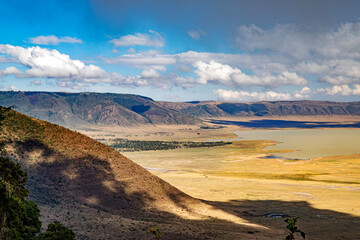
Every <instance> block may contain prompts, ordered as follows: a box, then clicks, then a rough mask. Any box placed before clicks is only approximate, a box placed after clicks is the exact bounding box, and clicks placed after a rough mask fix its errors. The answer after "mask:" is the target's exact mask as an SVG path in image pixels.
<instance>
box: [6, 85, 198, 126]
mask: <svg viewBox="0 0 360 240" xmlns="http://www.w3.org/2000/svg"><path fill="white" fill-rule="evenodd" d="M0 105H2V106H6V107H8V106H12V105H14V106H16V110H17V111H19V112H21V113H24V114H26V115H29V116H32V117H35V118H38V119H41V120H45V121H49V122H52V123H55V124H60V125H63V126H69V127H73V126H79V125H86V124H98V125H119V126H130V125H137V124H193V123H199V122H200V120H199V119H198V118H196V117H192V116H189V115H185V114H183V113H180V112H178V111H175V110H172V109H168V108H165V107H164V106H163V105H161V104H159V103H158V102H155V101H154V100H152V99H151V98H147V97H143V96H138V95H132V94H115V93H62V92H12V91H11V92H0Z"/></svg>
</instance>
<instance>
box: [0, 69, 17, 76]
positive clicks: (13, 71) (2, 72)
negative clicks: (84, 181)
mask: <svg viewBox="0 0 360 240" xmlns="http://www.w3.org/2000/svg"><path fill="white" fill-rule="evenodd" d="M11 74H14V75H16V76H21V75H23V73H22V72H21V71H20V70H19V69H17V68H16V67H8V68H6V69H5V70H0V77H3V76H6V75H11Z"/></svg>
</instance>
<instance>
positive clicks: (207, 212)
mask: <svg viewBox="0 0 360 240" xmlns="http://www.w3.org/2000/svg"><path fill="white" fill-rule="evenodd" d="M0 136H1V139H0V140H2V141H5V143H6V146H7V150H8V152H9V153H11V154H10V157H11V158H12V159H14V160H15V161H18V162H20V164H21V165H22V166H23V168H24V169H25V170H26V171H27V172H28V174H29V181H28V188H29V189H30V197H31V199H32V200H34V201H35V202H36V203H37V204H38V205H39V207H40V210H41V212H42V221H43V222H44V223H48V222H50V221H53V220H54V219H58V220H61V221H62V222H64V223H65V225H67V226H69V227H71V228H72V229H73V230H74V231H75V232H76V233H77V235H78V238H79V239H151V237H149V235H148V230H147V229H148V227H149V226H154V225H155V224H158V223H159V222H160V223H163V225H162V228H163V230H166V231H167V239H190V238H192V239H209V238H211V239H216V238H215V237H214V236H212V234H214V233H213V231H208V230H207V227H204V225H203V224H205V223H207V222H208V224H210V223H211V221H210V220H211V219H213V218H214V217H215V218H223V219H224V216H225V219H226V223H227V225H225V226H222V225H221V222H219V221H220V220H216V226H217V225H218V224H220V227H219V229H220V232H222V231H224V232H226V234H230V236H228V238H224V239H234V238H237V237H239V236H242V234H245V233H246V229H249V228H251V227H254V226H252V225H248V226H245V225H236V226H235V227H236V228H239V229H237V230H236V231H235V232H234V231H231V230H229V229H228V227H229V225H228V221H232V222H239V219H237V218H236V217H233V216H232V215H230V214H227V213H222V212H221V211H220V210H216V209H213V207H210V206H208V205H206V204H204V203H202V202H201V201H199V200H197V199H194V198H192V197H190V196H188V195H187V194H185V193H183V192H181V191H180V190H178V189H176V188H175V187H173V186H171V185H170V184H168V183H167V182H165V181H163V180H161V179H160V178H158V177H156V176H154V175H152V174H151V173H150V172H148V171H146V170H145V169H143V168H142V167H140V166H139V165H137V164H135V163H134V162H132V161H131V160H129V159H127V158H126V157H124V156H123V155H121V154H120V153H118V152H116V151H114V150H113V149H111V148H109V147H107V146H105V145H103V144H101V143H99V142H97V141H95V140H93V139H91V138H89V137H86V136H84V135H82V134H80V133H77V132H73V131H70V130H68V129H66V128H63V127H60V126H58V125H55V124H51V123H48V122H44V121H41V120H37V119H34V118H30V117H28V116H25V115H23V114H20V113H17V112H15V111H12V110H11V111H9V112H8V113H7V114H6V118H5V121H4V125H3V129H2V132H1V135H0ZM183 218H188V219H197V220H196V221H199V220H201V221H203V224H200V225H198V226H197V227H195V228H194V227H193V229H197V230H196V231H193V230H192V231H190V232H187V231H185V229H183V228H184V226H188V225H192V224H193V223H192V222H186V221H190V220H186V221H185V220H183ZM192 221H193V220H192ZM209 221H210V223H209ZM166 223H167V224H166ZM239 226H241V227H239ZM244 226H245V227H244ZM231 227H232V228H233V227H234V226H233V225H231ZM180 228H181V229H183V230H179V229H180ZM190 229H191V228H190ZM209 234H210V235H209ZM222 234H224V233H222ZM232 234H236V236H231V235H232ZM245 235H246V234H245ZM211 236H212V237H211ZM165 239H166V238H165Z"/></svg>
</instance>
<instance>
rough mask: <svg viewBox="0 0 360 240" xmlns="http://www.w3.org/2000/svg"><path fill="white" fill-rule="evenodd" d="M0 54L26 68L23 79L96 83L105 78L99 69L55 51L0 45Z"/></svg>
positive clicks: (15, 71)
mask: <svg viewBox="0 0 360 240" xmlns="http://www.w3.org/2000/svg"><path fill="white" fill-rule="evenodd" d="M0 53H3V54H8V55H10V56H12V57H14V58H15V59H16V61H17V62H18V63H20V64H22V65H24V66H26V67H28V68H29V69H28V70H26V71H25V73H24V74H25V75H24V76H25V77H47V78H76V79H78V80H79V81H83V82H98V81H99V79H101V78H106V72H105V71H104V70H103V69H101V68H100V67H98V66H95V65H92V64H90V65H85V64H84V63H83V62H82V61H79V60H72V59H71V58H70V56H69V55H66V54H62V53H60V52H58V51H57V50H49V49H46V48H41V47H38V46H36V47H29V48H23V47H18V46H12V45H8V44H7V45H0ZM18 72H19V71H18V70H17V69H11V73H12V74H16V73H18Z"/></svg>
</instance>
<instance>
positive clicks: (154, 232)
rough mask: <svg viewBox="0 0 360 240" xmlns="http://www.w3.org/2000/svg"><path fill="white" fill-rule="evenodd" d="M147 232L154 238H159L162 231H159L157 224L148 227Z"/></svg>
mask: <svg viewBox="0 0 360 240" xmlns="http://www.w3.org/2000/svg"><path fill="white" fill-rule="evenodd" d="M149 232H151V233H152V234H153V235H154V236H155V237H156V239H158V240H160V237H161V235H162V232H160V230H159V228H158V227H157V226H155V227H153V228H150V229H149Z"/></svg>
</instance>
